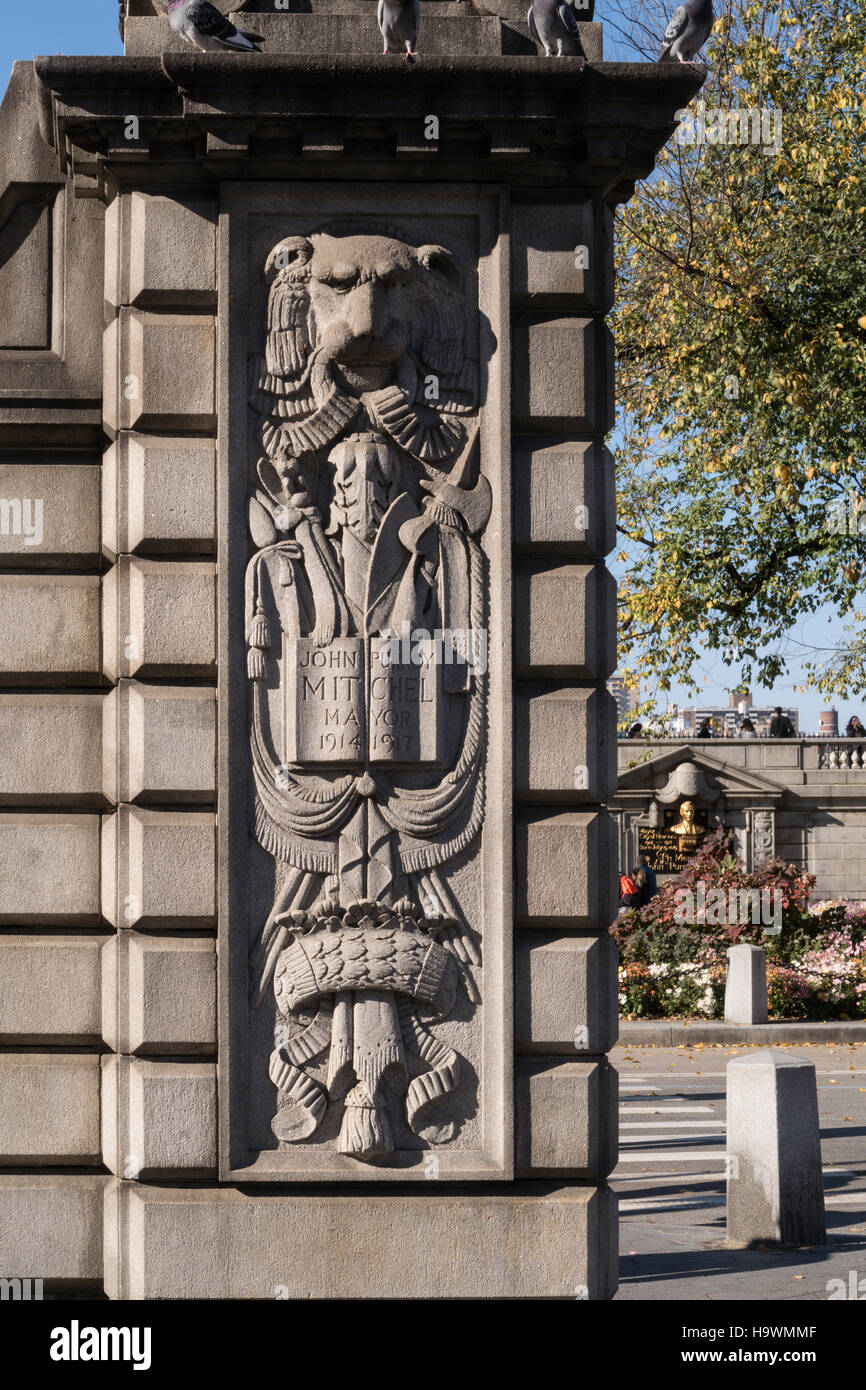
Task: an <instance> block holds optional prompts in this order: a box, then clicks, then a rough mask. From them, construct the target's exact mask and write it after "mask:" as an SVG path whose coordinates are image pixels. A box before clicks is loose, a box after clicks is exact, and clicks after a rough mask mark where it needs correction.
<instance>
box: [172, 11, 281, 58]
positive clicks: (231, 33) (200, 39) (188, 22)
mask: <svg viewBox="0 0 866 1390" xmlns="http://www.w3.org/2000/svg"><path fill="white" fill-rule="evenodd" d="M168 22H169V24H170V25H171V27H172V29H174V30H175V32H176V33H178V34H180V36H181V38H182V39H186V41H187V43H191V44H194V45H195V47H196V48H200V49H201V50H202V52H204V53H212V52H214V51H215V50H216V51H219V50H220V49H223V48H232V49H235V50H236V51H237V52H244V53H258V51H259V50H258V47H257V45H258V44H260V43H261V42H262V40H261V38H260V37H259V35H258V34H250V33H247V31H246V30H245V29H236V28H235V26H234V25H233V24H232V22H231V20H229V19H226V17H225V15H224V14H220V12H219V10H218V9H217V8H216V7H215V6H214V5H211V4H209V2H208V0H168Z"/></svg>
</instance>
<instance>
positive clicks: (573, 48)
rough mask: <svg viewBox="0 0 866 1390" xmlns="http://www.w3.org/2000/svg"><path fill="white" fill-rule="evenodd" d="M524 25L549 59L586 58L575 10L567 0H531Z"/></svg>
mask: <svg viewBox="0 0 866 1390" xmlns="http://www.w3.org/2000/svg"><path fill="white" fill-rule="evenodd" d="M581 14H583V11H581ZM526 23H527V24H528V25H529V32H530V34H531V35H532V37H533V38H534V39H535V42H536V43H541V44H544V51H545V53H546V54H547V56H548V58H554V57H557V58H563V57H566V56H577V57H578V58H584V57H585V56H586V55H585V53H584V51H583V47H582V45H581V42H580V30H579V29H578V27H577V19H576V17H575V13H574V10H573V9H572V8H571V5H569V4H567V2H566V0H532V4H531V6H530V7H529V12H528V14H527V16H526Z"/></svg>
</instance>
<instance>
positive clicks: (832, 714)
mask: <svg viewBox="0 0 866 1390" xmlns="http://www.w3.org/2000/svg"><path fill="white" fill-rule="evenodd" d="M818 733H819V734H820V735H821V737H822V738H838V737H839V712H838V710H835V709H822V710H821V711H820V713H819V715H818Z"/></svg>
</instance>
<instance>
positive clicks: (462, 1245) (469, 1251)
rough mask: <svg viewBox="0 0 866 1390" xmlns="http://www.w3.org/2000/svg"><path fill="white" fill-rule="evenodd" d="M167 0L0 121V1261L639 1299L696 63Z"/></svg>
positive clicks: (278, 1291) (218, 1289)
mask: <svg viewBox="0 0 866 1390" xmlns="http://www.w3.org/2000/svg"><path fill="white" fill-rule="evenodd" d="M126 8H127V10H128V14H127V15H126V17H125V40H126V48H127V56H126V57H123V58H66V57H62V56H57V57H53V58H43V59H37V60H36V61H35V63H34V64H18V65H16V68H15V70H14V73H13V78H12V83H11V86H10V89H9V91H8V93H7V96H6V100H5V102H4V104H3V107H2V109H0V137H2V138H0V147H2V149H3V151H4V155H3V159H4V166H5V167H4V170H3V180H2V183H0V306H2V307H3V313H2V315H0V333H2V334H3V335H4V337H3V340H2V341H0V396H2V400H0V448H2V450H3V453H2V460H0V472H2V481H3V487H2V491H3V493H4V496H5V497H6V498H7V501H8V509H9V515H10V517H11V518H12V520H13V521H14V520H15V518H16V517H17V516H18V515H19V513H20V517H21V525H20V527H19V530H18V532H17V533H16V532H15V528H14V526H12V527H7V533H6V534H4V535H3V536H2V537H0V564H2V565H3V566H4V570H3V572H2V575H0V591H2V597H3V602H2V604H0V613H2V623H0V680H2V683H3V685H4V686H5V692H4V693H0V725H2V730H3V746H4V750H5V752H4V758H3V760H2V769H0V804H2V807H3V809H2V812H0V843H2V848H3V855H2V863H3V870H2V873H0V922H2V923H3V924H4V925H6V926H7V927H14V928H15V929H16V930H15V933H14V934H11V933H7V934H6V935H4V936H3V937H2V938H0V957H2V967H3V971H4V977H5V978H6V979H9V978H10V972H11V978H12V979H13V980H14V981H15V982H16V985H15V988H13V990H12V991H10V993H9V994H8V996H6V1002H5V1003H4V1005H3V1008H4V1013H3V1017H2V1023H0V1029H2V1038H0V1041H2V1044H3V1046H4V1051H3V1052H2V1054H0V1065H2V1066H3V1067H4V1068H5V1069H6V1070H7V1071H8V1073H9V1074H10V1088H9V1094H10V1095H11V1096H12V1097H13V1102H12V1104H11V1106H7V1107H5V1108H4V1111H3V1119H2V1122H0V1146H2V1152H3V1155H4V1157H3V1158H2V1159H0V1162H2V1163H3V1164H5V1165H7V1166H14V1167H15V1169H16V1171H15V1173H14V1175H7V1176H5V1177H4V1176H0V1208H2V1226H3V1230H4V1232H5V1233H9V1234H8V1239H7V1243H6V1247H5V1249H4V1260H5V1263H6V1264H8V1265H9V1268H5V1267H4V1269H3V1270H2V1273H3V1274H8V1275H13V1276H14V1275H16V1274H22V1275H23V1274H28V1275H31V1276H34V1277H36V1276H38V1277H43V1278H45V1279H46V1280H50V1281H53V1283H54V1286H55V1287H58V1288H67V1287H68V1288H73V1289H78V1290H79V1291H86V1290H87V1289H88V1288H93V1289H94V1290H97V1289H100V1288H102V1287H104V1288H105V1289H106V1290H107V1292H108V1293H109V1295H110V1296H111V1297H113V1298H121V1299H142V1298H198V1297H203V1298H214V1297H216V1298H273V1297H312V1298H319V1297H328V1298H380V1297H407V1298H416V1297H425V1298H427V1297H442V1298H453V1297H503V1298H557V1297H576V1298H591V1299H603V1298H608V1297H610V1296H611V1295H612V1293H613V1291H614V1289H615V1287H616V1262H617V1245H616V1219H615V1210H614V1206H615V1204H614V1201H613V1198H612V1196H611V1193H610V1191H609V1189H608V1187H607V1185H606V1178H607V1176H608V1174H609V1172H610V1170H611V1168H612V1166H613V1163H614V1161H615V1149H616V1116H617V1092H616V1076H615V1073H614V1072H613V1070H612V1068H611V1067H610V1065H609V1063H608V1061H607V1059H606V1055H605V1054H606V1053H607V1051H608V1050H609V1048H610V1047H611V1046H612V1045H613V1043H614V1041H615V1038H616V961H615V953H614V951H613V949H612V947H611V945H610V941H609V938H608V936H607V929H608V926H609V924H610V922H611V920H612V919H613V917H614V916H615V914H616V844H615V838H614V835H613V832H612V825H611V820H610V817H609V816H608V814H607V813H606V812H605V811H604V810H603V809H602V807H603V803H604V802H606V801H607V799H608V798H609V797H610V796H611V794H612V792H613V790H614V788H615V743H614V738H615V734H614V727H615V716H614V705H613V701H612V699H611V698H610V697H609V696H608V694H607V692H606V690H605V686H604V681H605V677H606V676H607V675H608V674H609V673H610V672H611V671H612V670H613V668H614V664H615V652H614V635H615V634H614V624H615V606H614V583H613V580H612V579H611V577H610V575H609V574H607V572H606V571H605V568H604V562H603V557H604V556H605V555H606V554H607V552H608V551H609V550H610V548H611V547H612V545H613V541H614V529H613V526H614V497H613V462H612V459H611V457H610V455H609V454H608V452H607V451H606V450H605V447H604V437H605V434H606V433H607V431H609V429H610V428H611V426H612V423H613V390H612V343H611V337H610V333H609V330H608V329H607V328H606V327H605V323H604V318H605V314H606V313H607V311H608V310H609V308H610V306H611V302H612V294H613V290H612V249H611V219H612V210H613V208H614V207H615V205H616V204H617V203H618V202H620V201H622V200H623V199H625V198H628V196H629V195H630V193H631V190H632V188H633V184H634V180H635V179H636V178H639V177H643V176H646V175H647V174H648V173H649V172H650V170H651V168H652V164H653V159H654V156H655V153H656V152H657V150H658V149H659V148H660V146H661V145H662V144H663V142H664V141H665V140H666V139H667V138H668V137H669V135H670V134H671V132H672V130H673V116H674V112H675V111H676V110H677V108H679V107H681V106H683V105H684V104H685V103H686V102H687V101H688V99H689V97H690V95H691V94H692V93H693V92H694V91H695V89H696V88H697V86H698V85H699V80H700V73H699V71H697V70H696V69H693V68H690V67H684V66H674V65H670V66H665V67H659V66H656V65H646V66H622V65H615V64H605V63H604V62H602V61H601V35H600V27H599V26H597V25H588V26H585V41H584V47H585V49H586V51H587V55H588V61H587V62H586V63H585V64H584V62H583V61H582V60H579V59H571V58H569V59H563V60H561V61H556V62H547V61H546V60H544V59H543V58H538V57H535V56H533V55H532V52H531V46H530V45H529V44H528V40H527V39H526V37H525V29H524V21H523V19H522V18H521V16H520V15H519V13H517V11H518V10H519V9H520V7H519V6H518V7H516V8H515V13H514V14H512V13H511V9H510V6H508V5H506V4H504V3H497V4H496V5H495V6H491V13H489V14H486V15H485V14H483V13H481V12H478V13H474V12H473V14H472V15H469V16H467V15H463V14H459V15H458V14H456V13H455V7H453V6H451V5H449V4H445V3H441V4H439V3H432V0H431V3H428V4H427V5H426V7H425V13H424V21H423V27H422V31H421V39H420V45H419V51H420V56H419V58H418V60H417V62H416V63H415V64H411V65H410V64H407V63H406V62H403V61H402V60H400V59H399V58H397V57H391V58H383V57H381V56H379V54H378V45H379V35H378V31H377V29H376V24H375V17H374V8H375V7H374V5H373V4H372V3H371V4H370V5H369V7H368V9H369V13H366V12H364V13H363V14H362V13H353V14H351V15H342V14H339V13H337V11H338V10H339V5H335V4H333V3H331V2H330V0H312V13H303V14H301V13H293V12H283V11H276V12H275V11H274V10H273V9H272V7H271V6H270V5H268V6H265V4H264V3H262V4H261V5H256V4H248V5H247V6H246V8H245V12H244V16H243V24H244V26H245V27H246V28H248V29H254V30H255V31H256V32H259V33H260V34H261V35H262V37H263V51H262V53H261V54H259V55H246V54H243V55H242V54H234V53H224V54H199V53H195V52H193V51H191V50H188V49H185V48H184V47H183V45H182V43H181V41H180V40H179V39H178V38H177V37H176V36H175V35H174V34H173V33H172V31H171V30H170V29H169V28H168V25H167V22H166V21H165V19H164V18H161V17H159V15H158V14H157V13H156V11H155V10H154V9H153V8H152V7H151V5H150V0H134V3H129V4H128V5H127V7H126ZM266 8H267V10H268V11H270V12H265V10H266ZM356 8H357V7H356ZM494 9H495V11H496V12H495V13H494V12H493V10H494ZM250 11H254V13H250ZM440 11H441V16H440V14H439V13H438V12H440ZM14 499H20V506H19V508H18V511H16V510H15V501H14ZM37 502H38V503H39V504H40V505H39V507H38V508H37V506H36V503H37ZM37 511H38V513H39V516H40V518H41V519H40V520H39V524H38V528H37V526H36V515H37ZM25 522H26V523H27V525H28V526H29V527H30V531H29V533H28V532H27V527H26V526H25ZM37 529H38V540H37ZM89 1171H90V1172H91V1173H92V1176H88V1172H89ZM106 1171H107V1172H108V1173H109V1174H110V1175H111V1176H106ZM311 1185H312V1186H311ZM10 1250H11V1252H12V1253H11V1254H10V1253H9V1252H10ZM10 1261H11V1263H10ZM13 1266H14V1267H13ZM18 1266H20V1269H19V1267H18Z"/></svg>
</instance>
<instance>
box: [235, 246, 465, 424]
mask: <svg viewBox="0 0 866 1390" xmlns="http://www.w3.org/2000/svg"><path fill="white" fill-rule="evenodd" d="M265 278H266V280H267V283H268V285H269V294H268V323H267V336H266V342H265V354H264V361H263V362H261V364H260V366H259V368H258V370H257V371H256V373H255V377H254V382H253V403H254V404H255V406H256V407H257V409H258V410H259V411H260V413H261V414H262V416H263V417H264V418H265V427H264V433H265V438H266V440H267V438H268V432H269V429H270V430H271V432H273V430H279V431H281V433H282V436H283V439H284V441H285V439H286V436H288V438H289V444H288V447H290V449H292V450H293V451H294V450H295V449H297V448H298V447H299V446H300V445H303V444H305V443H307V445H308V447H309V446H310V444H314V443H315V441H316V439H317V438H319V437H321V443H322V444H324V443H325V442H328V441H327V439H326V436H327V435H328V434H331V433H332V430H331V428H330V427H331V425H332V424H333V425H334V426H336V424H337V422H338V420H339V421H340V422H341V423H345V422H346V421H347V420H348V418H349V416H350V415H351V414H352V413H353V412H354V411H355V410H356V409H357V403H358V402H359V401H361V400H362V399H363V400H364V402H365V404H367V405H368V410H369V412H370V414H371V423H374V424H379V423H381V421H379V420H377V419H376V404H377V403H378V405H379V406H380V407H382V409H384V410H385V413H386V415H387V414H388V413H389V412H390V411H391V410H392V409H393V408H395V404H394V397H393V396H392V395H390V394H389V393H399V396H400V399H401V401H406V402H411V403H412V407H413V410H415V403H416V402H417V403H418V404H417V412H418V413H421V414H426V415H427V416H429V417H430V418H429V419H427V420H425V421H422V422H421V425H420V429H421V432H422V433H425V431H427V432H429V429H430V428H431V426H438V427H439V428H440V431H441V427H442V423H443V422H442V418H441V415H440V412H445V413H446V415H450V417H451V423H450V425H449V424H447V422H446V424H445V428H446V431H447V433H448V436H449V444H448V451H450V447H451V442H453V444H454V445H455V446H456V445H457V444H458V443H459V442H460V441H461V439H462V434H461V431H460V430H459V427H457V425H456V422H455V421H454V419H453V416H454V415H455V414H462V413H465V412H466V411H467V410H470V409H471V408H472V407H473V405H474V399H473V397H474V377H475V364H474V363H472V362H470V361H468V360H467V356H466V312H465V302H464V289H463V277H462V274H461V271H460V267H459V265H458V263H457V261H456V260H455V258H454V257H453V256H452V254H451V253H450V252H449V251H448V250H446V248H445V247H443V246H437V245H432V244H431V245H425V246H420V247H417V248H416V247H413V246H410V245H409V244H408V243H407V242H405V241H402V240H400V239H399V238H398V237H396V236H391V235H385V234H380V233H379V232H375V233H369V232H363V233H359V232H356V231H349V232H347V233H345V234H338V233H336V232H335V231H333V230H323V231H320V232H315V233H313V234H312V235H311V236H291V237H285V238H283V239H282V240H281V241H279V242H278V243H277V245H276V246H274V248H273V249H272V251H271V252H270V254H269V256H268V257H267V261H266V263H265ZM431 382H432V383H433V385H432V387H431ZM434 417H435V419H434ZM268 421H270V422H271V424H270V425H269V424H268ZM320 426H321V427H320ZM409 428H410V427H408V426H407V429H409ZM411 432H413V437H415V435H417V433H418V426H417V423H415V422H413V424H412V426H411ZM426 437H427V435H426V434H425V438H426ZM452 437H453V438H452ZM431 447H432V446H431Z"/></svg>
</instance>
